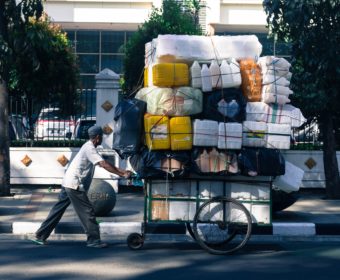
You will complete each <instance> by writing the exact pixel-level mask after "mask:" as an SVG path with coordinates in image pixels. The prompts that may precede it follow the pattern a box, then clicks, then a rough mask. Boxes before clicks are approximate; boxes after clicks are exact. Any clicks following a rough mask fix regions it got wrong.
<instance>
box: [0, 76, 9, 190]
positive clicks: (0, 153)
mask: <svg viewBox="0 0 340 280" xmlns="http://www.w3.org/2000/svg"><path fill="white" fill-rule="evenodd" d="M10 193H11V190H10V162H9V133H8V93H7V88H6V84H5V82H3V81H1V80H0V196H8V195H10Z"/></svg>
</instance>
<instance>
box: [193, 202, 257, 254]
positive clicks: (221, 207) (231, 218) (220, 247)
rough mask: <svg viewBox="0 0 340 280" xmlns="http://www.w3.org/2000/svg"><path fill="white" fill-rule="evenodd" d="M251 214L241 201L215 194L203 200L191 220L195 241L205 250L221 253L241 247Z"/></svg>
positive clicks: (249, 225)
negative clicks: (214, 196)
mask: <svg viewBox="0 0 340 280" xmlns="http://www.w3.org/2000/svg"><path fill="white" fill-rule="evenodd" d="M251 226H252V223H251V217H250V214H249V211H248V210H247V209H246V208H245V207H244V206H243V204H242V203H240V202H238V201H236V200H235V199H232V198H227V197H216V198H212V199H210V200H208V201H206V202H205V203H203V204H202V205H201V206H200V208H199V209H198V211H197V212H196V215H195V217H194V221H193V232H194V235H195V238H196V241H197V242H198V244H199V245H200V246H201V247H202V248H203V249H205V250H207V251H208V252H209V253H212V254H217V255H223V254H230V253H233V252H235V251H236V250H239V249H241V248H242V247H243V246H244V245H245V244H246V243H247V241H248V239H249V238H250V235H251Z"/></svg>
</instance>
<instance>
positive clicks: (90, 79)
mask: <svg viewBox="0 0 340 280" xmlns="http://www.w3.org/2000/svg"><path fill="white" fill-rule="evenodd" d="M95 85H96V81H95V78H94V75H86V76H85V75H81V76H80V86H81V88H83V89H92V88H95ZM86 96H87V97H88V98H90V97H89V96H91V95H86Z"/></svg>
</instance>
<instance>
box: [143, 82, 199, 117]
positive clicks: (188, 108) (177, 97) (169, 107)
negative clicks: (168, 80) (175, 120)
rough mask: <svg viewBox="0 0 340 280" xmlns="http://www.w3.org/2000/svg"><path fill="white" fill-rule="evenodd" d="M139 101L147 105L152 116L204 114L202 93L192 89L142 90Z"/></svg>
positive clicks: (155, 88)
mask: <svg viewBox="0 0 340 280" xmlns="http://www.w3.org/2000/svg"><path fill="white" fill-rule="evenodd" d="M136 98H137V99H140V100H143V101H145V102H146V103H147V112H148V113H149V114H152V115H167V116H188V115H195V114H199V113H201V112H202V106H203V105H202V104H203V100H202V99H203V97H202V91H201V90H199V89H194V88H192V87H179V88H173V89H172V88H159V87H148V88H142V89H140V90H139V91H138V93H137V95H136Z"/></svg>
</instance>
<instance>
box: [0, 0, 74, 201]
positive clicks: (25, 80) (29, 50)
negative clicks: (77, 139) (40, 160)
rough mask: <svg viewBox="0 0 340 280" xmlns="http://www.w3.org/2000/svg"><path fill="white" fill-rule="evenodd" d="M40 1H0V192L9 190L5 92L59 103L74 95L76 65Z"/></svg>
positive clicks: (67, 104)
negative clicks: (44, 12) (45, 14)
mask: <svg viewBox="0 0 340 280" xmlns="http://www.w3.org/2000/svg"><path fill="white" fill-rule="evenodd" d="M41 2H42V1H41V0H21V1H17V0H2V1H0V195H1V196H2V195H9V194H10V159H9V137H8V103H9V102H8V95H17V96H27V97H34V98H35V100H39V101H40V102H44V101H56V100H58V101H59V103H62V104H63V106H61V108H63V109H64V110H65V111H68V110H70V109H71V108H72V106H73V104H72V103H73V101H74V99H75V97H76V94H75V92H76V82H77V73H78V72H77V68H76V63H75V62H76V61H75V57H74V55H73V54H72V50H71V49H70V48H69V46H68V42H67V40H66V36H65V34H63V33H62V32H61V31H60V28H59V27H57V26H54V25H52V24H51V22H50V21H49V20H48V18H47V17H46V16H44V15H43V5H42V3H41Z"/></svg>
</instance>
